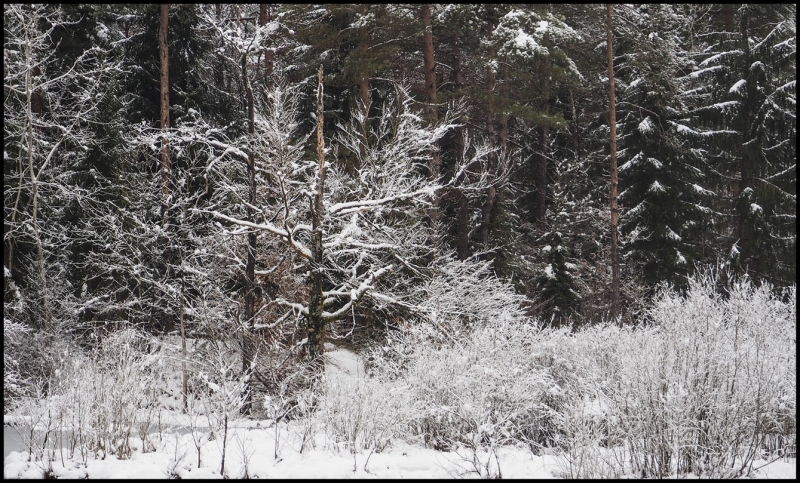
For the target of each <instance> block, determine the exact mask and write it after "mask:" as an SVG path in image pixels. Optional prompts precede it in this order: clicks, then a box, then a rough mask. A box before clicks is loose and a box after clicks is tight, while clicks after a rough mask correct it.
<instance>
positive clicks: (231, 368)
mask: <svg viewBox="0 0 800 483" xmlns="http://www.w3.org/2000/svg"><path fill="white" fill-rule="evenodd" d="M202 350H203V352H204V355H205V361H204V363H203V365H202V369H201V370H200V371H199V372H198V373H196V374H195V375H194V377H193V379H194V381H193V386H194V387H195V391H196V395H197V396H196V397H199V399H200V401H201V407H202V409H201V411H202V412H203V414H204V415H205V416H206V417H207V418H208V424H209V426H210V429H211V431H212V435H213V440H214V441H216V443H217V445H218V447H219V449H220V452H221V453H222V462H221V465H220V474H221V475H225V457H226V452H227V449H228V426H229V423H230V422H231V421H232V420H233V419H235V418H237V417H239V413H240V411H241V409H242V406H244V405H245V403H246V401H247V400H248V398H249V396H250V394H249V391H248V388H249V385H248V380H249V378H250V374H249V373H244V374H243V373H242V371H241V370H239V368H240V367H241V362H240V359H239V358H238V357H237V356H236V355H235V354H236V353H235V351H233V350H228V349H227V348H226V347H225V345H224V344H223V343H222V342H221V341H218V340H210V341H207V343H206V344H204V345H203V348H202ZM253 365H255V360H254V362H253ZM250 370H252V367H251V368H250ZM193 397H195V396H193ZM192 407H193V408H195V407H197V406H196V405H195V404H194V403H193V404H192ZM197 449H198V467H199V465H200V458H199V453H200V445H197Z"/></svg>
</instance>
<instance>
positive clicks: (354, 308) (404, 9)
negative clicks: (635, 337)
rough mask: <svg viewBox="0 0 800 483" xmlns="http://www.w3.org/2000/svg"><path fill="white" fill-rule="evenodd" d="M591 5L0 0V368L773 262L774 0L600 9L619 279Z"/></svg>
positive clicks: (361, 334)
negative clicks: (85, 350)
mask: <svg viewBox="0 0 800 483" xmlns="http://www.w3.org/2000/svg"><path fill="white" fill-rule="evenodd" d="M608 20H609V18H608V12H607V9H606V6H605V5H560V4H559V5H556V4H552V5H539V4H537V5H527V6H523V5H510V4H509V5H505V4H497V5H480V6H478V5H416V4H415V5H403V4H393V5H368V4H336V5H276V4H261V5H249V6H248V5H169V6H168V7H166V8H165V7H164V6H159V5H129V4H119V5H94V4H92V5H81V4H64V5H8V4H7V5H5V6H4V62H3V64H4V67H3V69H4V153H3V154H4V156H3V166H4V167H3V169H4V177H3V185H4V189H3V197H4V231H3V233H4V238H3V240H4V335H5V339H6V342H7V343H6V346H5V347H6V350H4V361H5V362H6V364H5V369H4V380H6V382H8V383H11V384H12V386H9V384H6V385H4V387H5V389H4V393H6V394H8V391H9V388H16V390H19V391H23V392H24V391H27V390H28V389H26V388H30V387H33V386H35V384H36V383H35V381H44V380H45V379H46V375H47V374H49V372H51V371H53V370H54V369H53V368H54V367H56V366H57V360H58V354H57V351H56V350H54V349H56V348H57V347H60V344H66V342H65V341H71V342H70V344H78V345H82V346H91V345H92V344H94V343H95V341H97V340H99V339H102V338H103V337H105V336H107V335H108V334H110V333H113V332H114V331H117V330H118V329H122V328H127V327H137V328H139V329H141V330H144V331H145V332H147V333H151V334H163V333H167V332H173V331H179V333H181V334H183V335H184V336H187V337H193V338H194V337H202V338H214V337H216V338H223V337H224V338H229V339H230V340H233V341H236V343H237V344H239V347H240V349H241V354H242V364H243V368H244V369H247V368H248V367H252V361H253V360H254V358H255V354H256V353H258V354H259V356H261V355H263V354H265V353H268V352H269V351H271V350H275V351H277V350H283V351H285V350H287V349H291V348H300V349H303V348H304V349H303V350H300V351H298V354H300V355H303V354H304V355H305V356H311V357H312V358H313V356H315V355H318V354H319V353H322V352H323V351H324V345H323V341H324V340H326V338H327V339H328V340H334V341H335V340H336V339H338V340H339V342H340V343H347V344H352V345H355V346H358V345H359V344H363V343H365V342H368V341H370V340H375V339H377V338H380V337H381V336H382V334H385V333H386V331H392V330H397V329H400V328H403V327H407V326H409V325H413V324H414V321H415V320H417V319H419V318H427V320H439V319H437V314H441V313H444V312H446V311H448V310H451V308H452V307H455V306H456V305H457V306H458V307H459V309H458V311H460V312H458V311H457V310H456V309H454V308H453V309H452V310H451V311H452V312H454V313H456V312H458V320H460V321H461V323H463V324H467V325H468V324H470V323H474V322H475V320H478V319H476V318H475V317H477V314H479V313H481V314H486V313H489V312H491V311H493V310H496V311H502V310H503V307H504V306H506V305H507V304H508V303H510V302H509V300H511V299H509V298H503V297H511V298H512V299H513V298H514V297H521V298H522V300H523V302H524V303H523V305H522V306H523V307H524V309H525V311H526V315H527V316H531V317H537V318H538V319H540V320H542V321H545V322H546V323H549V324H552V325H554V326H563V325H568V326H569V325H571V326H574V327H578V326H585V325H588V324H592V323H595V322H600V321H603V320H616V318H618V319H619V320H620V321H622V322H623V323H635V322H637V321H639V320H641V316H642V311H641V308H642V306H643V304H644V303H645V302H646V301H647V300H648V298H649V297H651V296H652V295H653V294H654V293H655V291H656V289H657V287H658V286H659V284H669V285H671V286H672V287H675V288H676V289H677V290H679V291H685V290H686V289H687V288H688V286H689V279H690V276H691V275H693V274H694V273H696V272H698V271H702V270H711V271H712V272H713V273H714V274H715V277H716V278H715V280H716V281H717V285H718V290H720V291H721V292H723V293H724V292H725V290H726V289H727V288H726V287H727V285H726V280H728V279H730V278H732V277H740V276H746V277H747V278H749V279H750V280H751V281H752V282H753V283H754V284H756V285H760V284H761V283H763V282H768V283H769V284H770V286H771V287H775V288H780V287H788V286H791V285H793V284H795V283H796V243H797V239H796V124H795V116H796V107H795V106H796V67H795V58H796V5H794V4H782V5H739V4H724V5H717V4H703V5H696V4H691V5H690V4H682V5H614V6H613V9H612V13H611V22H612V23H611V25H613V27H612V28H613V32H612V33H613V42H612V47H613V71H614V77H615V84H614V85H615V93H614V94H615V98H616V106H615V110H616V120H617V124H616V134H617V139H616V148H617V149H616V151H617V153H616V156H617V157H618V164H619V262H618V263H619V273H620V283H619V284H618V285H619V286H618V287H615V286H614V284H612V272H613V270H612V265H613V261H612V257H611V236H610V233H611V231H610V220H611V208H610V206H611V205H610V201H609V193H610V169H611V168H610V166H611V162H610V161H611V159H610V158H611V156H610V154H611V153H610V129H609V111H610V110H609V79H608V63H607V58H608V57H607V56H608V53H607V40H606V38H607V27H608V23H607V22H608ZM320 72H321V77H320ZM164 86H166V88H164ZM320 141H322V142H320ZM323 144H324V146H323ZM493 287H494V288H493ZM498 287H499V288H498ZM505 287H511V288H512V289H513V290H512V291H511V292H509V293H507V292H503V291H502V290H500V288H503V289H505ZM493 290H495V291H494V292H493ZM614 297H619V309H618V310H614V307H613V306H612V301H613V300H614ZM454 300H455V302H454ZM459 300H460V301H459ZM465 300H466V301H468V302H469V303H468V304H467V303H465ZM514 300H516V299H514ZM459 304H460V305H459ZM469 304H472V305H469ZM464 307H467V308H466V309H464ZM470 307H472V308H470ZM615 312H618V313H615ZM440 329H441V330H442V331H456V332H457V331H458V329H457V328H454V326H452V325H448V326H444V325H442V327H441V328H440ZM42 354H51V355H50V356H42ZM300 355H298V357H300ZM259 360H263V359H259ZM270 370H272V371H273V372H270ZM260 374H261V378H260V379H259V382H260V383H263V384H264V385H266V386H269V384H270V381H272V379H270V377H271V376H269V374H274V378H277V377H279V374H280V371H279V370H278V369H277V368H275V367H267V368H262V369H261V372H260ZM23 382H25V384H23ZM17 383H18V384H17ZM13 384H17V385H13ZM11 390H12V392H13V390H15V389H11Z"/></svg>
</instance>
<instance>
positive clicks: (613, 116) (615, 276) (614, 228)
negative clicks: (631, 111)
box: [606, 3, 620, 318]
mask: <svg viewBox="0 0 800 483" xmlns="http://www.w3.org/2000/svg"><path fill="white" fill-rule="evenodd" d="M606 6H607V10H608V14H607V16H606V43H607V45H606V47H607V50H608V107H609V114H608V124H609V127H610V128H611V316H612V317H613V318H616V317H617V316H618V315H619V291H620V283H619V246H618V245H619V233H618V231H619V230H618V226H619V212H618V209H617V110H616V104H615V100H614V53H613V47H612V38H613V36H614V35H613V29H612V26H611V4H610V3H609V4H607V5H606Z"/></svg>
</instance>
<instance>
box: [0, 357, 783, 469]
mask: <svg viewBox="0 0 800 483" xmlns="http://www.w3.org/2000/svg"><path fill="white" fill-rule="evenodd" d="M326 356H327V365H326V377H345V378H347V377H352V378H357V377H363V376H364V366H363V362H362V361H361V360H360V359H359V358H358V357H357V356H356V355H355V354H353V353H352V352H350V351H348V350H345V349H340V348H339V349H333V350H331V351H330V352H328V353H327V355H326ZM173 390H175V389H173ZM13 421H14V418H13V417H10V418H9V417H6V418H4V422H13ZM162 422H163V428H167V429H166V430H162V432H161V434H158V433H151V434H152V436H151V438H150V439H151V441H153V442H154V443H155V449H156V450H155V451H150V452H146V453H145V452H142V451H141V448H142V441H141V439H139V438H135V437H134V438H133V439H132V441H133V445H132V446H133V447H134V448H135V450H134V452H133V454H132V456H131V457H130V458H129V459H127V460H120V459H118V458H117V457H116V456H113V455H108V456H105V457H103V456H102V455H92V454H89V455H86V456H85V459H84V458H82V457H81V455H80V454H79V453H78V452H76V453H75V454H73V455H70V454H69V451H68V450H64V451H63V453H62V452H56V454H55V457H56V458H55V460H53V461H51V462H49V464H48V463H47V462H44V463H43V462H42V461H36V462H30V461H28V460H29V457H28V452H27V451H10V452H8V451H7V452H6V455H5V459H4V465H3V476H4V477H5V478H42V477H43V476H44V475H45V471H46V468H45V467H46V466H49V472H50V474H51V475H52V476H55V477H57V478H100V479H105V478H114V479H116V478H121V479H122V478H170V477H172V478H175V477H178V478H182V479H183V478H221V474H220V467H221V462H222V442H221V441H220V438H219V437H217V438H216V439H211V440H209V438H208V432H207V431H205V432H204V431H203V429H204V428H201V432H204V433H205V437H204V438H203V439H201V440H200V450H199V465H198V449H197V443H196V440H195V439H194V438H193V437H192V434H190V431H189V430H188V427H189V421H188V417H187V416H186V415H183V414H181V413H180V412H179V411H176V410H174V409H170V410H165V411H164V413H163V414H162ZM199 425H200V426H202V425H203V424H202V422H200V424H199ZM195 426H198V424H196V425H195ZM13 431H15V430H14V429H13V428H11V427H10V426H5V427H4V442H5V444H8V443H9V441H11V442H12V444H13V440H14V439H15V438H13V434H10V433H11V432H13ZM311 433H313V434H309V425H308V423H307V422H304V421H291V422H288V423H287V422H281V423H279V424H277V425H276V424H275V423H274V421H271V420H261V421H253V420H246V419H241V420H236V421H233V422H232V423H231V425H230V428H229V431H228V438H227V450H226V456H225V475H226V476H227V477H230V478H244V477H251V478H462V477H463V478H476V477H477V478H480V477H502V478H542V479H546V478H558V477H562V476H564V475H566V474H568V473H567V472H566V468H567V462H566V460H565V459H563V458H562V457H559V456H557V455H553V454H544V455H542V456H537V455H535V454H533V453H532V452H531V450H530V449H529V448H528V447H524V446H518V447H500V448H497V449H496V451H495V453H489V452H483V453H478V454H477V455H475V454H474V453H472V452H471V451H470V450H469V449H467V448H461V449H459V450H457V451H451V452H442V451H436V450H434V449H429V448H425V447H423V446H421V445H412V444H408V443H406V442H404V441H391V443H390V444H389V445H388V447H387V448H385V449H383V451H381V452H374V451H372V452H371V451H366V450H357V451H355V452H351V451H350V449H349V448H346V447H342V446H341V444H338V445H337V444H334V443H331V442H330V441H327V440H326V437H325V435H324V434H323V433H324V431H320V430H319V429H317V430H313V429H312V430H311ZM304 435H305V438H306V443H305V445H304V444H303V438H304ZM9 436H11V438H10V439H9ZM309 440H310V441H311V442H309ZM16 441H19V438H16ZM15 449H16V448H15ZM762 466H763V467H762ZM753 467H754V468H759V467H761V468H760V469H759V470H758V471H757V472H755V473H753V474H751V475H750V476H751V477H755V478H786V479H794V478H795V476H796V461H795V459H793V458H791V459H786V460H778V461H774V462H772V463H769V464H767V462H766V461H760V462H756V463H755V464H754V465H753ZM687 476H688V477H691V476H692V475H687Z"/></svg>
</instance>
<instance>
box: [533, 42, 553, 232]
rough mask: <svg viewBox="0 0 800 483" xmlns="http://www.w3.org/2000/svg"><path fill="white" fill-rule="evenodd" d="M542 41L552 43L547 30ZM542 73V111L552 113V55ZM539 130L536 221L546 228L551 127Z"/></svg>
mask: <svg viewBox="0 0 800 483" xmlns="http://www.w3.org/2000/svg"><path fill="white" fill-rule="evenodd" d="M542 42H543V44H544V46H545V47H549V46H550V45H549V44H550V34H549V33H548V32H545V34H544V38H543V39H542ZM542 67H543V73H542V86H541V90H542V112H544V114H549V113H550V55H546V56H545V58H544V62H543V66H542ZM539 129H540V131H539V141H540V143H541V148H540V149H541V151H540V152H539V155H538V156H536V158H535V159H536V164H535V165H534V182H535V186H536V196H535V198H534V211H533V215H534V221H535V222H536V225H537V226H538V227H539V229H541V230H544V229H546V225H547V159H548V157H549V156H548V151H547V146H548V144H549V142H550V129H549V128H548V126H547V124H543V125H542V126H541V127H540V128H539Z"/></svg>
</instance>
